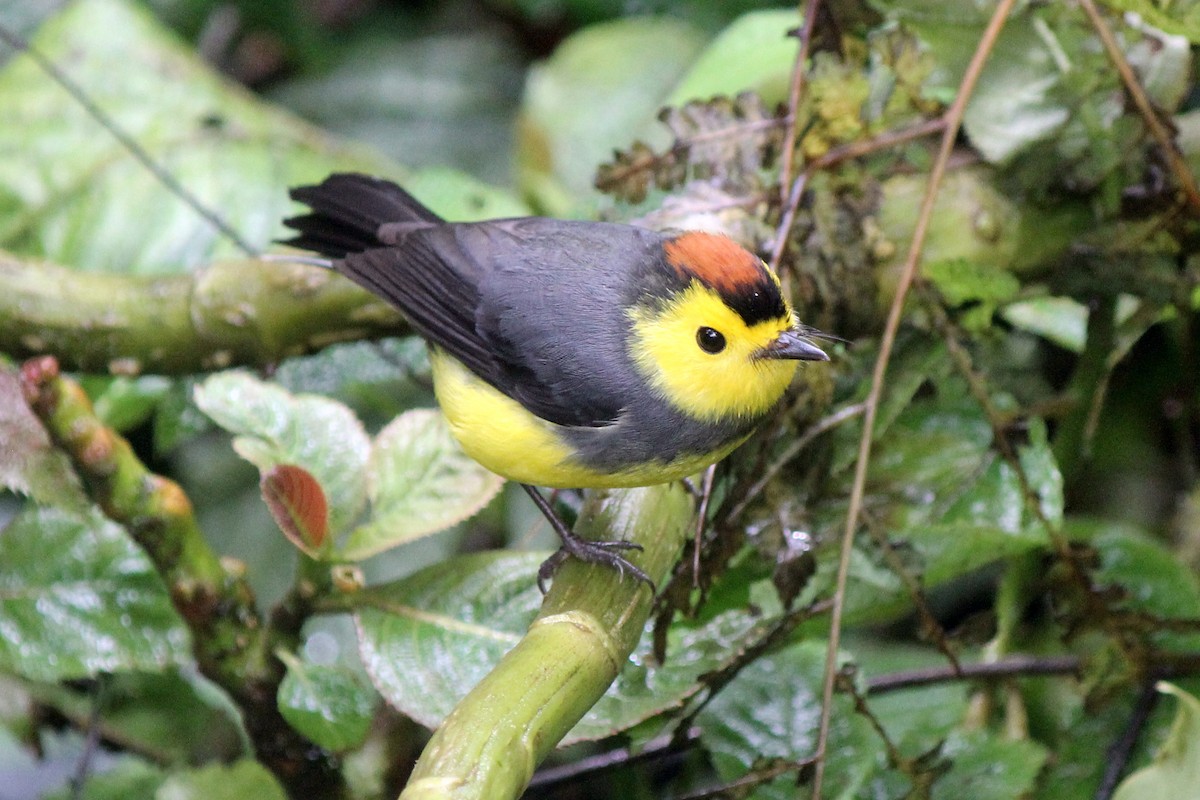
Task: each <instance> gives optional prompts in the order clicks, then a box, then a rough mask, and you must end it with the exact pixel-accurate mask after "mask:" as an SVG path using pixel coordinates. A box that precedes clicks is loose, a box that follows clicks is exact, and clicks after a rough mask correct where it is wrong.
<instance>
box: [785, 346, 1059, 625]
mask: <svg viewBox="0 0 1200 800" xmlns="http://www.w3.org/2000/svg"><path fill="white" fill-rule="evenodd" d="M923 366H925V362H923V361H918V363H917V364H916V366H913V365H911V364H910V365H908V366H906V368H905V369H906V371H907V370H911V371H912V376H911V377H910V376H906V375H905V374H904V373H902V375H901V381H902V382H903V383H905V384H906V385H904V386H900V387H897V391H898V392H899V394H900V397H902V398H911V397H912V391H913V388H914V387H913V386H912V385H911V384H912V383H914V380H913V378H915V377H919V376H920V375H922V374H932V373H931V371H929V370H926V369H923V368H922V369H918V368H916V367H923ZM926 392H927V393H926V394H925V395H924V396H921V397H919V398H918V399H916V400H914V401H912V402H910V403H909V404H908V406H907V407H905V408H903V410H902V411H900V412H899V413H898V414H897V415H896V418H895V420H894V421H893V422H892V423H891V425H890V426H889V427H888V428H887V429H886V432H885V433H884V435H883V436H881V437H880V438H879V440H878V443H877V444H876V446H875V450H874V454H873V456H872V469H871V477H870V478H869V479H868V489H867V491H868V493H869V495H868V498H867V503H868V504H869V507H870V508H871V514H872V517H873V519H874V520H875V524H876V525H877V526H878V527H879V529H880V530H881V531H883V532H885V533H886V534H887V536H888V538H889V540H890V541H891V542H892V543H893V546H896V547H899V548H901V550H902V555H903V557H904V558H905V559H906V564H905V567H906V569H907V570H908V571H909V573H910V574H911V575H912V576H914V577H917V578H919V579H920V580H921V582H922V583H923V584H924V585H925V586H927V587H934V586H938V585H941V584H944V583H946V582H948V581H951V580H954V579H955V578H958V577H959V576H962V575H964V574H967V573H969V572H971V571H973V570H976V569H978V568H980V567H982V566H984V565H986V564H989V563H992V562H994V561H996V560H998V559H1003V558H1008V557H1012V556H1015V555H1019V554H1022V553H1026V552H1030V551H1033V550H1037V549H1039V548H1042V547H1045V546H1046V545H1047V543H1048V532H1047V531H1046V530H1045V526H1044V525H1042V523H1041V521H1040V520H1039V519H1038V518H1037V517H1036V516H1035V515H1034V514H1032V513H1030V511H1029V510H1028V509H1027V507H1026V503H1025V496H1024V491H1023V489H1022V486H1021V481H1020V479H1019V477H1018V475H1017V472H1016V471H1015V470H1014V469H1013V467H1011V466H1010V465H1009V464H1008V463H1007V462H1006V461H1005V460H1004V459H1003V458H1001V457H1000V455H999V454H998V453H996V452H995V451H994V450H993V448H992V431H991V426H990V425H989V424H988V422H987V419H986V417H985V416H984V414H983V412H982V410H981V409H980V408H979V405H978V403H976V402H975V400H974V399H973V398H971V397H970V396H969V394H968V393H967V390H966V386H965V384H964V383H963V382H962V380H961V379H960V378H958V377H956V376H941V377H937V378H931V380H930V384H928V385H927V387H926ZM998 400H999V401H1000V402H1005V400H1004V398H998ZM838 435H839V436H840V437H845V438H844V439H843V442H844V445H843V446H852V444H851V440H853V439H854V437H855V436H857V432H855V431H853V430H850V426H847V429H846V430H844V431H840V432H839V433H838ZM1018 457H1019V459H1020V461H1021V463H1022V465H1023V467H1024V471H1025V475H1026V478H1027V479H1028V481H1029V483H1030V485H1031V487H1032V488H1033V490H1034V491H1035V492H1037V493H1038V496H1039V498H1040V499H1041V503H1042V513H1043V514H1044V515H1045V516H1046V518H1047V519H1048V520H1049V521H1050V523H1051V524H1054V523H1055V522H1056V521H1057V520H1059V519H1060V518H1061V516H1062V513H1063V503H1064V500H1063V487H1062V476H1061V474H1060V473H1059V471H1058V467H1057V464H1056V462H1055V460H1054V456H1053V453H1052V451H1051V450H1050V447H1049V444H1048V442H1047V441H1046V433H1045V427H1044V425H1041V424H1038V423H1034V424H1032V425H1031V426H1030V429H1029V441H1028V443H1027V444H1026V445H1025V446H1023V447H1021V448H1019V449H1018ZM850 480H851V476H850V475H849V474H844V475H840V476H839V481H840V486H841V489H840V491H841V492H842V493H844V494H848V493H849V483H850ZM812 513H813V517H814V522H815V523H816V537H815V538H817V539H818V540H819V541H830V542H832V541H836V540H837V536H838V534H839V533H840V531H841V527H842V526H843V525H844V524H845V517H844V506H843V505H842V504H831V505H825V506H822V507H817V508H814V509H813V512H812ZM873 549H874V548H873V546H869V545H867V544H865V543H863V544H861V545H860V546H859V547H858V548H857V549H856V550H855V551H854V555H853V556H852V559H851V567H850V583H849V586H848V589H847V595H846V607H845V614H846V619H847V620H849V621H852V622H853V623H855V624H862V623H868V622H873V623H879V622H883V621H885V620H889V619H894V618H895V617H896V616H897V615H899V614H902V613H904V612H905V611H907V610H909V609H910V608H911V604H912V599H911V597H909V592H908V590H907V589H905V588H904V585H903V583H902V582H901V581H900V580H899V578H898V577H897V576H895V575H894V574H892V571H891V569H890V568H888V567H885V566H884V564H885V563H886V562H884V560H883V559H882V557H880V556H879V555H877V554H873V552H872V551H873ZM818 560H819V562H821V563H820V564H819V566H818V569H817V573H816V574H815V575H814V576H813V578H812V579H811V580H810V582H809V585H808V586H807V587H806V588H805V590H804V592H803V593H802V595H801V600H800V602H801V603H802V604H803V603H805V602H811V601H813V600H816V599H817V598H819V597H821V596H824V595H826V594H827V593H828V592H829V591H830V590H831V587H832V581H833V578H834V574H835V573H834V570H833V569H832V567H831V566H828V564H832V563H833V562H834V561H836V557H835V556H833V555H831V556H830V558H829V561H828V562H827V561H825V559H823V558H822V559H818Z"/></svg>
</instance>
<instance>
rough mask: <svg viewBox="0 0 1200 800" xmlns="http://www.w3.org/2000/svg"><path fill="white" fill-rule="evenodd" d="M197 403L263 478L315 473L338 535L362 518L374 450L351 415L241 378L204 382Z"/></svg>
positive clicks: (328, 404)
mask: <svg viewBox="0 0 1200 800" xmlns="http://www.w3.org/2000/svg"><path fill="white" fill-rule="evenodd" d="M195 399H196V405H198V406H199V407H200V410H201V411H203V412H204V413H205V414H208V416H209V417H211V418H212V419H213V421H215V422H216V423H217V424H218V425H220V426H221V427H222V428H225V430H227V431H229V432H231V433H234V434H237V436H236V438H235V439H234V440H233V447H234V449H235V450H237V452H238V455H240V456H241V457H242V458H244V459H246V460H247V461H249V462H250V463H252V464H254V466H256V467H258V469H259V471H260V472H262V473H264V474H266V473H268V472H270V470H271V469H272V468H273V467H276V466H279V465H281V464H294V465H296V466H299V467H303V468H304V469H305V470H307V471H308V472H310V473H312V475H313V477H315V478H316V479H317V481H318V483H320V484H321V488H323V489H324V490H325V496H326V499H327V501H328V504H329V520H330V529H331V530H332V531H333V532H334V534H335V535H336V534H337V533H338V532H339V531H342V530H345V529H346V528H347V527H348V526H349V524H350V523H351V522H352V521H353V520H354V518H355V517H357V516H358V514H359V512H361V510H362V507H363V503H364V501H365V499H366V486H365V484H366V472H365V467H366V464H367V458H368V455H369V453H370V448H371V443H370V440H369V439H368V438H367V433H366V431H364V430H363V427H362V423H360V422H359V421H358V419H357V418H356V417H355V416H354V414H353V412H351V411H350V409H348V408H346V407H345V406H344V405H342V404H341V403H338V402H335V401H333V400H329V399H327V398H324V397H315V396H312V395H292V394H290V393H288V392H287V391H286V390H284V389H282V388H280V387H279V386H276V385H274V384H271V383H266V382H265V381H261V380H259V379H258V378H255V377H254V376H252V375H250V374H248V373H245V372H236V371H231V372H223V373H219V374H217V375H213V376H212V377H210V378H209V379H208V380H206V381H204V383H202V384H200V385H199V386H197V387H196V392H195Z"/></svg>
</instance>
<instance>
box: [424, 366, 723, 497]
mask: <svg viewBox="0 0 1200 800" xmlns="http://www.w3.org/2000/svg"><path fill="white" fill-rule="evenodd" d="M429 361H430V364H431V366H432V367H433V388H434V393H435V394H436V395H437V400H438V404H439V405H440V406H441V407H442V413H443V414H445V415H446V420H447V422H449V424H450V430H451V432H452V433H453V434H454V438H456V439H457V440H458V443H459V444H460V445H462V448H463V450H464V451H465V452H466V454H467V455H469V456H470V457H471V458H473V459H475V460H476V461H478V462H479V463H480V464H482V465H483V466H485V467H487V468H488V469H490V470H491V471H492V472H495V473H496V474H497V475H501V476H503V477H505V478H508V479H510V480H514V481H520V482H521V483H529V484H533V485H535V486H552V487H562V488H581V489H608V488H623V487H632V486H652V485H654V484H657V483H667V482H669V481H673V480H678V479H680V478H683V477H685V476H688V475H693V474H695V473H697V472H699V471H700V470H702V469H704V468H705V467H707V466H708V465H709V464H712V463H713V462H715V461H719V460H720V459H722V458H724V457H725V456H726V455H728V454H729V452H730V451H732V450H733V449H734V448H735V447H737V446H738V445H739V444H741V443H742V441H744V439H740V440H738V441H735V442H730V443H729V444H728V445H727V446H725V447H722V448H721V449H720V450H718V451H716V452H713V453H705V454H702V455H694V456H686V457H683V458H678V459H675V460H674V461H671V462H669V463H663V462H651V463H647V464H641V465H637V466H634V467H630V468H626V469H623V470H621V471H618V472H600V471H597V470H594V469H591V468H589V467H587V466H585V465H583V464H581V463H579V461H578V460H577V459H576V458H575V457H574V454H573V451H572V449H571V447H570V445H569V444H568V443H567V442H566V441H565V440H564V439H563V438H562V436H561V435H560V433H559V431H560V430H561V426H558V425H555V424H554V423H552V422H547V421H546V420H544V419H542V418H540V417H538V416H535V415H534V414H531V413H530V412H528V411H526V410H525V408H524V407H523V406H522V405H521V404H520V403H518V402H517V401H515V400H513V399H512V398H511V397H509V396H508V395H506V394H504V393H503V392H500V391H498V390H497V389H495V388H493V387H492V386H491V385H490V384H488V383H486V382H485V381H483V380H481V379H480V378H478V377H477V376H476V375H475V374H474V373H472V372H471V371H470V370H468V369H467V368H466V367H465V366H464V365H463V364H462V363H461V362H460V361H458V360H457V359H455V358H452V357H451V356H448V355H446V354H445V353H444V352H442V351H441V350H439V349H437V348H433V347H431V348H430V355H429Z"/></svg>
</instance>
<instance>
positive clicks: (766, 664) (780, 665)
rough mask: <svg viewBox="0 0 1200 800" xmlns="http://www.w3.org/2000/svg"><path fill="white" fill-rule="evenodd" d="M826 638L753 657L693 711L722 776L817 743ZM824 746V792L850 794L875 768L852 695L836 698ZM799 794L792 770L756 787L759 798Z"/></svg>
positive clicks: (792, 758)
mask: <svg viewBox="0 0 1200 800" xmlns="http://www.w3.org/2000/svg"><path fill="white" fill-rule="evenodd" d="M826 646H827V643H826V642H824V641H808V642H803V643H801V644H795V645H791V646H790V647H787V648H785V649H783V650H780V651H779V652H776V653H772V654H770V655H768V656H764V657H762V658H759V659H757V660H755V661H754V662H753V663H752V664H750V665H749V666H748V667H746V668H745V669H743V670H742V671H741V672H739V673H738V675H737V677H736V678H734V679H733V681H732V682H731V683H730V684H729V685H728V686H726V687H725V688H724V689H722V690H721V693H720V694H718V695H717V696H716V697H715V698H714V699H713V700H712V702H710V703H709V704H708V706H706V707H705V709H704V710H703V711H702V712H701V713H700V715H699V717H697V719H696V723H697V725H699V727H700V741H701V743H702V744H703V745H704V747H705V749H706V750H708V752H709V754H710V756H711V758H712V761H713V766H715V767H716V769H717V773H718V774H719V775H720V776H721V779H722V780H724V781H734V780H738V779H740V778H743V777H745V776H747V774H749V773H751V772H753V771H754V770H755V769H756V768H757V767H760V766H763V765H764V764H767V763H770V762H772V761H774V760H782V761H786V762H799V761H803V760H805V759H808V758H810V757H811V756H812V755H813V753H814V750H815V748H816V743H817V726H818V724H819V721H820V715H821V699H820V698H821V686H822V682H823V680H824V674H825V649H826ZM835 702H836V705H837V708H836V709H835V710H834V711H833V719H832V725H831V727H830V731H829V736H830V741H829V744H828V749H827V753H828V754H829V756H828V757H829V761H828V766H827V772H826V775H827V781H828V783H827V786H826V789H825V791H826V792H827V796H829V797H854V796H857V795H856V791H857V790H858V789H860V788H861V787H862V786H863V785H864V784H865V782H866V781H867V780H868V779H869V778H870V776H871V775H872V773H873V772H874V771H875V769H876V766H875V756H874V754H873V752H872V747H873V746H872V745H871V744H870V742H871V740H872V737H873V735H874V734H873V733H872V732H871V730H870V728H869V726H868V725H867V722H866V720H865V719H864V718H862V717H860V716H858V715H856V714H855V713H854V712H853V710H852V708H851V705H850V703H849V698H847V697H845V696H844V695H840V696H838V697H837V698H836V701H835ZM796 796H797V789H796V772H795V771H792V772H788V773H786V774H785V775H784V776H783V777H781V778H778V779H776V780H775V781H773V782H771V783H768V784H765V785H763V786H761V787H759V788H758V789H757V790H756V791H755V793H754V797H755V798H756V799H758V800H768V799H773V798H780V799H781V800H782V799H783V798H794V797H796Z"/></svg>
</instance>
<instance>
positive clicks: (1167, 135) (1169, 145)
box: [1079, 0, 1200, 214]
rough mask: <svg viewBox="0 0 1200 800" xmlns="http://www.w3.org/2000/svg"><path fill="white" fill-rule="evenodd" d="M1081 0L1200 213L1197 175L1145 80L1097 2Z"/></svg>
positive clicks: (1186, 195)
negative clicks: (1114, 34) (1129, 58)
mask: <svg viewBox="0 0 1200 800" xmlns="http://www.w3.org/2000/svg"><path fill="white" fill-rule="evenodd" d="M1079 4H1080V5H1081V6H1083V10H1084V12H1085V13H1086V14H1087V16H1088V19H1089V20H1090V21H1091V23H1092V27H1093V28H1095V29H1096V35H1097V36H1099V37H1100V42H1101V43H1102V44H1103V45H1104V51H1105V53H1107V54H1108V60H1109V61H1111V62H1112V64H1113V66H1114V67H1116V68H1117V74H1118V75H1120V76H1121V82H1122V83H1124V84H1125V90H1126V91H1127V92H1129V97H1130V99H1132V100H1133V104H1134V105H1135V106H1137V110H1138V113H1139V114H1141V115H1142V119H1143V120H1145V122H1146V127H1147V128H1149V129H1150V135H1151V136H1153V137H1154V139H1155V141H1157V142H1158V146H1159V147H1161V148H1162V151H1163V154H1164V155H1165V156H1166V158H1167V163H1168V165H1169V166H1170V168H1171V173H1172V174H1173V175H1174V176H1175V180H1176V181H1177V182H1178V183H1179V188H1180V189H1182V190H1183V194H1184V197H1185V198H1186V199H1187V204H1188V206H1189V207H1190V208H1191V210H1192V213H1193V214H1200V188H1198V187H1197V185H1196V176H1195V175H1193V174H1192V170H1191V168H1190V167H1189V166H1188V163H1187V160H1186V159H1185V158H1184V157H1183V153H1181V152H1179V147H1178V145H1176V143H1175V136H1174V135H1173V134H1172V133H1171V130H1170V129H1169V128H1168V127H1167V126H1166V124H1165V123H1164V122H1163V121H1162V118H1161V117H1160V116H1159V115H1158V112H1157V111H1156V110H1155V109H1154V105H1153V104H1152V103H1151V102H1150V97H1149V96H1148V95H1147V94H1146V90H1145V89H1144V88H1142V84H1141V83H1139V82H1138V79H1137V75H1135V74H1134V72H1133V67H1131V66H1130V65H1129V61H1128V60H1127V59H1126V58H1125V54H1124V53H1123V52H1121V46H1120V44H1118V43H1117V39H1116V37H1115V36H1113V32H1112V30H1111V29H1110V28H1109V27H1108V23H1106V22H1105V21H1104V17H1103V16H1101V14H1100V11H1099V9H1097V8H1096V4H1095V3H1094V2H1093V0H1080V3H1079Z"/></svg>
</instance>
